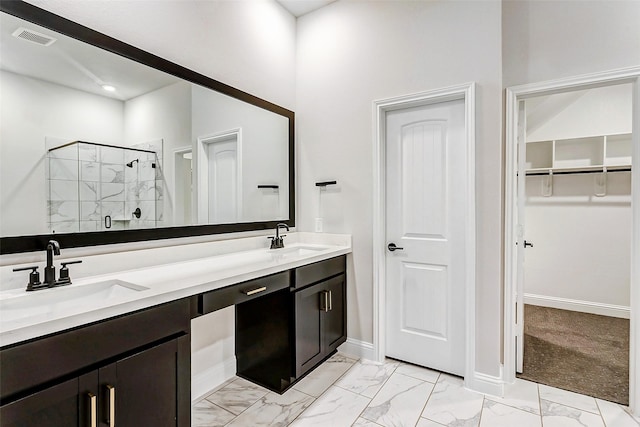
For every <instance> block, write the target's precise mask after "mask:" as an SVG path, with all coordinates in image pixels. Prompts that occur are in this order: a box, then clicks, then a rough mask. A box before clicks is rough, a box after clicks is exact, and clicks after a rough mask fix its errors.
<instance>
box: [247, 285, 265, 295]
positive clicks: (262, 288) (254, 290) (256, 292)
mask: <svg viewBox="0 0 640 427" xmlns="http://www.w3.org/2000/svg"><path fill="white" fill-rule="evenodd" d="M266 290H267V287H266V286H263V287H261V288H256V289H251V290H250V291H242V292H243V293H244V294H245V295H246V296H249V295H255V294H258V293H260V292H263V291H266Z"/></svg>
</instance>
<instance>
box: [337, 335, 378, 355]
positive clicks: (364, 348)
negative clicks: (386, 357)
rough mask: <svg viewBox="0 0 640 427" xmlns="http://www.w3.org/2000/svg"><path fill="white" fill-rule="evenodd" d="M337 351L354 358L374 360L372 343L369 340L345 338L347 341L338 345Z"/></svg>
mask: <svg viewBox="0 0 640 427" xmlns="http://www.w3.org/2000/svg"><path fill="white" fill-rule="evenodd" d="M338 351H339V352H341V353H344V354H345V355H347V356H351V357H354V358H356V359H367V360H375V356H374V351H373V344H371V343H370V342H365V341H360V340H356V339H353V338H347V341H346V342H345V343H344V344H342V345H341V346H340V347H338Z"/></svg>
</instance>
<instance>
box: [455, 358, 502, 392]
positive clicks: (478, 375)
mask: <svg viewBox="0 0 640 427" xmlns="http://www.w3.org/2000/svg"><path fill="white" fill-rule="evenodd" d="M464 386H465V388H467V389H469V390H471V391H476V392H478V393H483V394H489V395H491V396H497V397H503V396H504V380H503V375H502V366H501V367H500V375H499V376H497V377H495V376H493V375H487V374H483V373H482V372H477V371H476V372H474V373H473V375H472V376H471V377H469V376H466V377H465V378H464Z"/></svg>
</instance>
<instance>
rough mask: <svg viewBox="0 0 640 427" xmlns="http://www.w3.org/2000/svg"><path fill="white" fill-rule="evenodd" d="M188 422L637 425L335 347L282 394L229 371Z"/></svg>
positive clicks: (547, 395) (611, 407)
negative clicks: (476, 387)
mask: <svg viewBox="0 0 640 427" xmlns="http://www.w3.org/2000/svg"><path fill="white" fill-rule="evenodd" d="M192 426H194V427H215V426H244V427H262V426H264V427H284V426H293V427H306V426H331V427H340V426H358V427H380V426H412V427H413V426H415V427H441V426H456V427H503V426H504V427H514V426H515V427H543V426H544V427H556V426H557V427H573V426H576V427H640V419H636V418H633V417H632V416H631V415H629V414H628V412H627V411H626V408H625V407H623V406H621V405H618V404H616V403H611V402H607V401H603V400H600V399H595V398H593V397H589V396H584V395H580V394H577V393H572V392H569V391H565V390H560V389H556V388H553V387H548V386H545V385H541V384H540V385H538V384H536V383H532V382H529V381H525V380H521V379H518V380H516V383H515V384H512V385H508V386H507V387H506V390H505V396H504V397H503V398H497V397H494V396H489V395H483V394H480V393H475V392H472V391H469V390H465V389H464V387H463V383H462V379H460V378H458V377H454V376H451V375H447V374H444V373H440V372H436V371H432V370H429V369H425V368H421V367H417V366H414V365H410V364H407V363H403V362H398V361H395V360H387V361H386V362H385V363H384V364H376V363H373V362H369V361H366V360H360V361H357V360H354V359H351V358H349V357H347V356H345V355H343V354H340V353H338V354H335V355H334V356H332V357H331V358H329V359H328V360H327V361H326V362H324V363H323V364H322V365H320V366H319V367H318V368H316V369H315V370H314V371H313V372H311V373H310V374H309V375H308V376H307V377H306V378H304V379H303V380H302V381H300V382H299V383H297V384H296V385H294V387H293V388H291V389H289V390H288V391H287V392H286V393H284V394H283V395H279V394H277V393H273V392H271V391H268V390H266V389H264V388H262V387H259V386H257V385H255V384H253V383H251V382H249V381H245V380H243V379H241V378H237V377H236V378H232V379H231V380H229V381H227V382H226V383H224V384H222V385H221V386H219V387H218V388H217V389H216V390H214V391H213V392H212V393H211V394H209V395H208V396H206V397H205V398H203V399H201V400H200V401H198V402H196V403H195V404H194V405H193V407H192Z"/></svg>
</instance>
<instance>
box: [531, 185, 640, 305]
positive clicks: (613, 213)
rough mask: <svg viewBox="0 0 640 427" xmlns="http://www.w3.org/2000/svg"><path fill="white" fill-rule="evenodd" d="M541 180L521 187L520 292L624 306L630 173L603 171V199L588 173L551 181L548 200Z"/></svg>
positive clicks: (628, 268)
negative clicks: (525, 244)
mask: <svg viewBox="0 0 640 427" xmlns="http://www.w3.org/2000/svg"><path fill="white" fill-rule="evenodd" d="M542 180H543V178H542V177H528V178H527V183H526V193H527V202H526V203H527V204H526V211H525V215H526V239H527V241H530V242H532V243H533V245H534V246H533V248H528V249H527V251H526V259H525V294H532V295H536V296H541V297H544V299H543V301H548V302H553V301H554V300H555V301H556V302H558V300H557V298H564V299H570V300H574V301H582V302H589V303H596V304H608V305H615V306H622V307H629V284H630V272H631V265H630V262H631V174H630V173H629V172H624V173H609V174H608V176H607V195H606V196H604V197H596V196H594V194H593V193H594V176H593V175H565V176H556V177H554V178H553V196H551V197H543V196H542V194H541V188H542ZM526 302H527V301H526V297H525V303H526ZM575 307H578V306H575ZM582 309H583V310H589V304H587V305H586V306H583V307H582Z"/></svg>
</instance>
